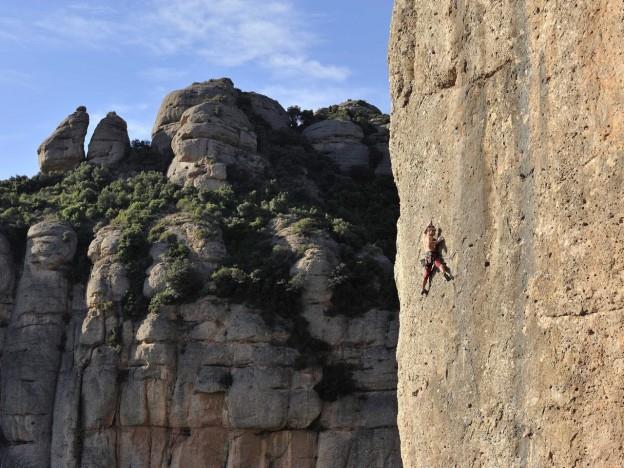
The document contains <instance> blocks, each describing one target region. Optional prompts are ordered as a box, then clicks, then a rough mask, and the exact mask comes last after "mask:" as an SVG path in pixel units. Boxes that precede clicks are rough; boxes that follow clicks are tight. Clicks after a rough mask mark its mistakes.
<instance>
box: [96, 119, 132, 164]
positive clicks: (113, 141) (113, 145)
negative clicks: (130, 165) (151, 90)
mask: <svg viewBox="0 0 624 468" xmlns="http://www.w3.org/2000/svg"><path fill="white" fill-rule="evenodd" d="M129 150H130V139H129V138H128V125H127V124H126V121H125V120H124V119H122V118H121V117H119V116H118V115H117V114H116V113H115V112H109V113H108V114H106V117H104V118H103V119H102V120H100V122H99V123H98V124H97V127H95V130H94V132H93V136H92V137H91V141H90V142H89V150H88V152H87V161H89V162H90V163H93V164H99V165H100V166H115V165H116V164H117V163H119V161H121V160H122V159H123V158H124V157H125V156H126V155H127V154H128V151H129Z"/></svg>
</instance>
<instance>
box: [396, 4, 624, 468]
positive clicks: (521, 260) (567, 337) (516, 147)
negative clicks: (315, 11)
mask: <svg viewBox="0 0 624 468" xmlns="http://www.w3.org/2000/svg"><path fill="white" fill-rule="evenodd" d="M622 12H623V11H622V6H621V5H620V4H616V3H615V2H602V3H601V2H578V3H575V4H574V6H573V7H572V6H571V5H564V4H559V3H552V2H537V1H526V2H495V1H486V2H455V3H453V2H429V1H419V0H417V1H407V0H398V1H396V2H395V5H394V18H393V27H392V38H391V42H390V52H389V54H390V65H391V67H390V76H391V89H392V98H393V108H394V112H393V115H392V126H391V133H392V140H391V151H392V158H393V160H392V164H393V170H394V175H395V178H396V181H397V185H398V189H399V195H400V198H401V217H400V223H399V236H398V250H399V255H398V258H397V263H396V278H397V282H398V288H399V294H400V299H401V332H400V336H399V347H398V352H397V356H398V361H399V390H398V391H399V420H398V421H399V427H400V432H401V441H402V447H401V450H402V457H403V462H404V464H405V465H406V466H574V465H578V466H581V465H582V466H620V465H622V464H624V449H623V447H622V443H621V441H622V440H623V438H624V430H623V426H622V424H621V423H620V421H622V419H623V418H624V405H623V404H622V388H621V387H622V386H621V384H620V382H621V380H622V372H623V368H622V340H621V337H622V330H623V326H624V324H623V317H624V314H623V311H624V295H623V293H622V291H624V277H623V276H622V273H621V272H622V271H624V247H623V246H624V243H623V241H624V239H623V238H622V233H623V232H624V231H623V229H622V223H623V220H622V213H624V202H623V199H622V197H621V194H620V193H621V186H622V181H623V180H624V158H623V157H622V155H623V154H624V141H623V139H622V121H623V119H622V117H623V115H624V114H623V112H624V105H623V102H624V94H623V90H624V83H623V82H622V76H623V72H624V69H623V65H622V64H623V62H622V60H621V57H622V54H623V53H624V51H623V46H622V44H623V43H624V42H623V41H622V39H623V36H624V33H623V31H622V25H621V21H620V20H619V19H618V17H617V14H621V13H622ZM431 218H433V219H434V222H436V223H439V224H440V226H441V227H442V229H443V230H444V232H443V234H444V236H445V238H446V244H447V248H448V252H447V254H446V259H447V262H448V263H449V265H450V266H451V269H452V270H453V272H454V273H455V276H456V278H455V281H454V282H453V283H444V282H441V281H439V278H435V279H434V282H433V287H432V290H431V292H430V294H429V297H427V298H426V299H423V298H420V297H419V294H418V293H419V291H420V281H421V277H420V275H419V274H418V271H419V270H420V265H419V264H418V259H419V257H420V254H422V252H419V248H418V246H419V245H420V242H419V237H420V235H421V233H422V230H423V228H424V226H425V225H426V224H427V223H428V222H429V220H430V219H431Z"/></svg>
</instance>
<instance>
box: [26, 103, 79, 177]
mask: <svg viewBox="0 0 624 468" xmlns="http://www.w3.org/2000/svg"><path fill="white" fill-rule="evenodd" d="M88 127H89V114H87V109H86V108H85V107H84V106H80V107H78V108H77V109H76V112H74V113H73V114H70V115H69V116H68V117H67V118H66V119H65V120H63V121H62V122H61V123H60V124H59V125H58V127H57V128H56V130H54V132H53V133H52V135H50V136H49V137H48V138H46V139H45V140H44V141H43V143H41V145H39V148H38V149H37V154H38V155H39V168H40V169H41V172H43V173H47V172H58V171H63V172H64V171H68V170H71V169H74V168H75V167H77V166H78V165H79V164H80V163H81V162H82V161H84V159H85V151H84V140H85V135H86V134H87V128H88Z"/></svg>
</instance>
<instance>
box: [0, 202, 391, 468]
mask: <svg viewBox="0 0 624 468" xmlns="http://www.w3.org/2000/svg"><path fill="white" fill-rule="evenodd" d="M161 223H162V225H163V236H161V237H163V239H166V238H168V237H170V236H172V235H173V236H175V237H176V240H177V242H182V243H184V244H185V245H186V246H187V247H188V249H189V257H188V258H189V259H190V260H191V262H192V263H193V266H194V267H195V268H196V269H197V270H198V271H200V272H202V274H206V275H208V274H209V273H210V272H211V271H212V269H213V268H214V265H215V262H219V261H221V260H222V258H223V255H224V254H225V249H224V247H223V244H222V241H221V237H220V232H218V231H215V230H214V229H215V228H214V226H209V225H204V224H201V223H198V222H197V221H196V220H193V219H192V218H190V217H189V216H186V215H180V214H177V215H171V216H169V217H168V218H165V219H163V220H161ZM289 224H290V223H288V222H282V221H276V223H275V232H276V235H275V243H276V244H280V245H281V247H282V248H291V249H305V254H304V256H303V259H302V260H301V261H300V262H299V263H298V264H296V265H295V267H294V268H293V272H292V273H293V275H294V274H299V275H300V277H301V279H302V284H303V287H304V289H305V291H304V295H303V301H304V316H305V318H306V319H308V320H310V322H311V324H310V332H311V334H312V336H313V337H315V338H318V339H327V340H331V345H332V346H331V352H330V356H329V360H328V364H346V365H349V366H351V368H352V369H353V371H352V378H353V380H354V383H355V392H353V393H351V394H349V395H345V396H341V397H338V398H337V399H336V400H335V401H324V400H322V399H321V397H320V394H319V392H318V391H317V389H316V388H315V387H316V386H317V384H319V382H320V381H321V379H322V378H323V373H324V369H323V368H322V367H320V366H319V365H318V364H306V362H307V361H306V360H305V359H302V356H301V353H300V351H299V350H298V348H296V347H293V343H292V342H291V331H290V330H289V328H288V327H286V326H284V325H281V324H279V323H273V324H271V325H268V324H267V323H266V322H265V321H264V320H263V318H262V317H261V315H260V313H259V312H258V311H257V310H253V309H251V308H249V307H247V306H245V305H241V304H235V303H232V302H230V301H227V300H223V299H218V298H216V297H214V296H211V295H209V294H208V295H204V296H203V297H202V298H200V299H198V300H196V301H195V302H192V303H188V304H182V305H178V306H165V307H163V308H161V309H160V310H159V312H158V313H152V314H149V315H147V316H146V317H145V318H139V319H137V318H135V319H132V318H129V317H127V316H125V315H124V312H123V302H124V297H125V295H126V292H127V291H128V288H129V286H130V282H129V278H128V274H127V272H126V269H125V267H124V265H123V264H122V263H121V262H120V260H119V257H118V254H119V247H120V243H121V240H122V233H121V231H120V230H119V228H117V227H115V226H107V227H104V228H102V229H100V230H99V231H98V232H97V234H96V236H95V238H94V240H93V241H92V243H91V245H90V246H89V249H88V256H89V259H90V260H91V262H92V264H93V266H92V268H91V273H90V276H89V279H88V282H87V284H86V287H85V286H81V285H76V286H74V287H71V285H70V283H69V282H68V280H67V272H68V262H69V261H70V260H71V258H72V256H73V252H74V250H75V248H76V237H75V235H74V234H73V231H71V229H70V228H69V226H68V225H67V224H65V223H41V224H40V225H36V226H34V227H33V228H31V230H30V231H29V243H28V249H27V251H28V253H27V257H26V260H25V263H24V274H23V275H22V278H21V279H20V282H19V286H18V288H17V295H16V307H15V312H14V313H13V315H12V317H11V321H10V325H9V329H8V331H9V333H8V335H7V342H6V345H5V346H4V348H3V352H4V356H3V357H2V380H1V382H2V413H1V414H0V423H1V424H2V431H3V434H4V436H5V438H6V439H7V440H8V442H9V445H8V446H5V447H2V448H1V449H0V457H1V458H0V459H2V460H3V461H7V463H9V466H13V465H11V464H15V463H26V466H48V465H49V466H51V467H54V468H61V467H84V468H87V467H88V468H98V467H102V468H104V467H107V468H108V467H124V466H136V467H149V466H158V467H161V466H162V467H165V466H172V467H177V468H182V467H186V466H210V467H212V466H214V467H222V466H229V467H241V466H262V463H270V464H272V465H273V466H283V467H293V468H294V467H297V468H299V467H310V468H321V467H322V468H326V467H330V468H331V467H344V466H349V467H353V468H355V467H360V466H379V467H387V468H394V467H398V466H401V461H400V458H399V439H398V433H397V430H396V426H395V420H396V390H395V388H396V362H395V360H394V353H395V344H396V339H397V331H398V323H397V320H396V313H394V312H389V311H383V310H371V311H369V312H367V313H366V314H365V315H363V316H362V317H357V318H351V319H349V318H346V317H333V318H332V317H326V316H325V315H324V313H323V309H324V307H325V306H326V305H327V304H328V303H329V301H330V299H331V291H330V290H329V274H330V273H331V269H332V268H333V266H335V264H336V258H335V255H336V249H337V245H336V244H335V242H334V241H333V240H331V239H330V238H329V237H328V236H327V235H325V234H321V233H319V234H315V235H313V236H312V237H309V236H308V237H306V236H303V235H301V234H296V233H294V232H293V230H292V228H291V227H289ZM206 231H210V232H211V233H212V234H211V235H208V234H207V232H206ZM163 242H164V241H163ZM158 245H160V243H159V242H157V243H156V244H155V247H154V248H153V252H152V254H153V258H154V264H153V265H152V266H151V267H150V268H149V269H148V271H147V272H146V273H147V277H148V278H151V276H152V275H151V272H152V270H153V269H154V268H155V265H158V262H159V261H160V260H162V255H160V256H159V255H157V254H156V253H155V251H158V248H157V246H158ZM161 247H162V246H161ZM160 250H162V248H161V249H160ZM1 258H5V257H0V259H1ZM154 289H155V290H158V286H157V285H156V286H155V287H154ZM148 295H149V294H148ZM371 463H372V465H371Z"/></svg>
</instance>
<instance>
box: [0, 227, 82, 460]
mask: <svg viewBox="0 0 624 468" xmlns="http://www.w3.org/2000/svg"><path fill="white" fill-rule="evenodd" d="M75 250H76V235H75V233H74V231H73V230H72V228H71V226H70V225H69V224H67V223H65V222H54V221H44V222H41V223H39V224H36V225H34V226H33V227H31V228H30V230H29V231H28V245H27V251H26V258H25V261H24V271H23V273H22V277H21V279H20V282H19V285H18V289H17V297H16V304H15V310H14V312H13V314H12V317H11V320H10V323H9V328H8V333H7V337H6V344H5V349H4V354H3V356H2V379H1V385H2V387H1V388H2V401H1V413H0V425H1V428H2V434H3V436H4V439H5V444H4V447H3V448H2V449H0V451H1V452H2V456H3V457H4V459H5V460H6V462H7V463H9V464H10V466H15V464H17V463H18V462H19V463H22V464H24V465H25V466H37V467H43V466H48V464H49V457H50V437H51V428H52V413H53V406H54V398H55V388H56V380H57V374H58V371H59V365H60V356H61V351H60V350H61V349H62V346H63V340H64V339H65V336H64V334H65V322H66V320H67V318H68V316H67V314H68V309H69V302H70V283H69V281H68V279H67V270H68V263H69V262H70V261H71V259H72V258H73V256H74V253H75ZM12 463H13V465H11V464H12Z"/></svg>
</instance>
